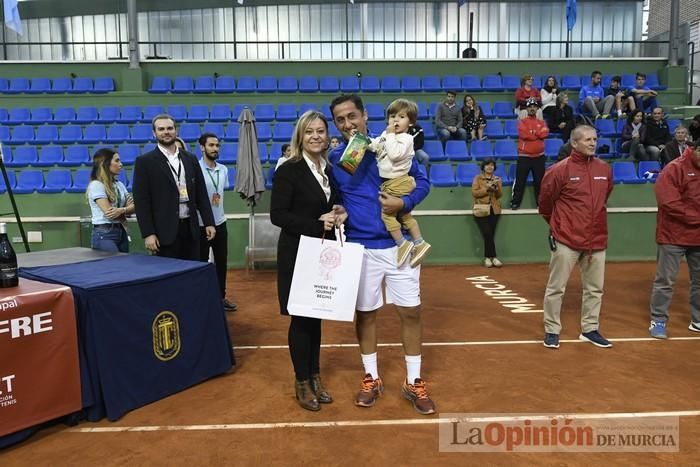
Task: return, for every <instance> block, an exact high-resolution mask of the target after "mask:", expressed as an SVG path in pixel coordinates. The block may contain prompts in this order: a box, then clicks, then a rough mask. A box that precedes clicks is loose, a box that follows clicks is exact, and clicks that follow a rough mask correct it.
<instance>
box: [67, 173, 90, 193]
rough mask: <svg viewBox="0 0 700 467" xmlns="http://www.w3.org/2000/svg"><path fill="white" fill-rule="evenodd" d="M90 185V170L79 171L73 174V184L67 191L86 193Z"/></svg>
mask: <svg viewBox="0 0 700 467" xmlns="http://www.w3.org/2000/svg"><path fill="white" fill-rule="evenodd" d="M89 183H90V169H78V170H76V171H75V173H74V174H73V184H72V185H71V186H70V187H69V188H67V189H66V192H68V193H85V190H87V187H88V184H89Z"/></svg>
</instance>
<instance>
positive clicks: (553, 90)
mask: <svg viewBox="0 0 700 467" xmlns="http://www.w3.org/2000/svg"><path fill="white" fill-rule="evenodd" d="M558 95H559V84H558V83H557V79H556V78H555V77H554V76H547V80H546V81H545V82H544V86H542V89H540V96H542V116H543V117H544V120H545V121H547V122H548V121H549V119H550V118H551V113H552V111H554V108H555V107H556V105H557V96H558Z"/></svg>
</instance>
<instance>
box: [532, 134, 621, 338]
mask: <svg viewBox="0 0 700 467" xmlns="http://www.w3.org/2000/svg"><path fill="white" fill-rule="evenodd" d="M597 140H598V138H597V136H596V130H595V128H593V127H590V126H588V125H582V126H579V127H576V128H574V130H573V131H572V132H571V148H572V151H571V155H570V156H569V157H567V158H566V159H564V160H563V161H561V162H557V163H556V164H554V166H552V168H550V169H549V170H548V171H547V173H546V174H545V176H544V179H543V180H542V191H541V192H540V198H539V210H540V214H541V215H542V217H544V220H545V221H547V223H548V224H549V229H550V232H551V234H550V247H551V248H552V255H551V259H550V261H549V281H548V282H547V290H546V291H545V295H544V332H545V334H544V346H545V347H549V348H552V349H558V348H559V333H560V332H561V320H560V315H561V302H562V298H563V297H564V291H565V290H566V283H567V282H568V281H569V276H570V275H571V270H572V269H573V268H574V266H575V265H576V264H578V265H579V268H580V269H581V280H582V282H583V301H582V305H581V334H580V335H579V336H578V338H579V339H581V340H583V341H587V342H590V343H592V344H594V345H596V346H598V347H612V344H611V343H610V341H608V340H607V339H605V338H604V337H603V336H602V335H601V334H600V332H599V331H598V324H599V316H600V305H601V302H602V298H603V281H604V275H605V249H606V248H607V244H608V218H607V208H606V204H607V201H608V197H609V196H610V193H611V192H612V189H613V181H612V170H611V169H610V166H609V165H608V164H607V163H605V162H603V161H601V160H600V159H598V158H596V157H594V156H595V149H596V142H597Z"/></svg>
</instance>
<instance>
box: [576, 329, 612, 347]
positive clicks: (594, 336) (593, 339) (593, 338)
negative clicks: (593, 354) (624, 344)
mask: <svg viewBox="0 0 700 467" xmlns="http://www.w3.org/2000/svg"><path fill="white" fill-rule="evenodd" d="M578 338H579V339H581V340H582V341H587V342H590V343H591V344H593V345H595V346H597V347H603V348H606V349H607V348H609V347H612V342H610V341H609V340H607V339H606V338H605V337H603V336H601V335H600V333H599V332H598V331H597V330H595V331H591V332H582V333H581V334H580V335H579V336H578Z"/></svg>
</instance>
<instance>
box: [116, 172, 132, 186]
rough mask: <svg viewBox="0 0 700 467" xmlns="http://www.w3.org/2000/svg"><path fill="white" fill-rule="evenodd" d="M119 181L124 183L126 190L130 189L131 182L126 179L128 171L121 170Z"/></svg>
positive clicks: (118, 175)
mask: <svg viewBox="0 0 700 467" xmlns="http://www.w3.org/2000/svg"><path fill="white" fill-rule="evenodd" d="M117 180H119V181H120V182H122V183H123V184H124V186H125V187H126V189H127V190H128V189H129V184H130V183H131V181H130V180H129V179H128V178H127V177H126V170H120V171H119V173H118V174H117Z"/></svg>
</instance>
